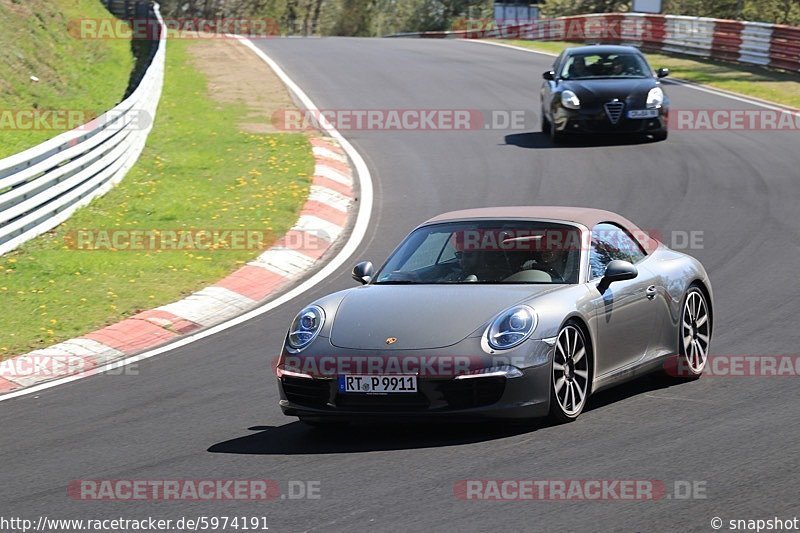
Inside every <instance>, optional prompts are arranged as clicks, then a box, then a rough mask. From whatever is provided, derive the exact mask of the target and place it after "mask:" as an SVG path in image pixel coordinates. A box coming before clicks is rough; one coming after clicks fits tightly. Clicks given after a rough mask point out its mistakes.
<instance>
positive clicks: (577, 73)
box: [560, 53, 651, 80]
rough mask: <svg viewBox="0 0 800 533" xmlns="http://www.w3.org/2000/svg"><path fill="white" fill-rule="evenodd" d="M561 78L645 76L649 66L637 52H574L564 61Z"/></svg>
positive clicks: (648, 72) (648, 74) (584, 78)
mask: <svg viewBox="0 0 800 533" xmlns="http://www.w3.org/2000/svg"><path fill="white" fill-rule="evenodd" d="M560 74H561V78H562V79H565V80H586V79H592V78H645V77H648V76H650V75H651V72H650V67H649V66H648V65H647V62H646V61H645V60H644V58H642V57H641V56H639V55H637V54H597V53H591V54H574V55H571V56H569V57H568V58H567V60H566V61H564V65H563V66H562V67H561V73H560Z"/></svg>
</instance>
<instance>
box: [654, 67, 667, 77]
mask: <svg viewBox="0 0 800 533" xmlns="http://www.w3.org/2000/svg"><path fill="white" fill-rule="evenodd" d="M656 76H658V77H659V78H666V77H667V76H669V69H668V68H660V69H658V70H657V71H656Z"/></svg>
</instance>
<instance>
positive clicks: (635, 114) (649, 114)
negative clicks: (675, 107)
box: [628, 109, 658, 118]
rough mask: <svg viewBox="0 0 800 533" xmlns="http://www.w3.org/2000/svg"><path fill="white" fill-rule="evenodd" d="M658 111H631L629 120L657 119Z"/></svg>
mask: <svg viewBox="0 0 800 533" xmlns="http://www.w3.org/2000/svg"><path fill="white" fill-rule="evenodd" d="M657 117H658V109H631V110H630V111H628V118H657Z"/></svg>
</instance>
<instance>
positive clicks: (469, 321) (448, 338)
mask: <svg viewBox="0 0 800 533" xmlns="http://www.w3.org/2000/svg"><path fill="white" fill-rule="evenodd" d="M557 288H558V285H509V286H503V285H497V284H492V285H477V284H474V285H473V284H458V285H365V286H363V287H359V288H356V289H351V290H350V291H348V293H347V295H345V297H344V299H343V300H342V302H341V303H340V304H339V308H338V310H337V311H336V315H335V317H334V320H333V327H332V330H331V343H332V344H333V345H334V346H336V347H339V348H347V349H360V350H419V349H434V348H443V347H446V346H451V345H453V344H456V343H457V342H459V341H461V340H463V339H465V338H466V337H468V336H470V334H472V333H473V332H475V331H476V330H478V329H479V328H481V327H482V326H483V325H485V324H486V323H487V322H488V321H489V320H491V319H492V318H493V317H494V316H495V315H497V314H498V313H500V312H501V311H503V310H505V309H506V308H508V307H511V306H512V305H514V304H516V303H521V302H523V301H526V300H529V299H530V298H532V297H535V296H538V295H540V294H544V293H546V292H550V291H553V290H555V289H557ZM480 333H483V331H482V330H481V331H480ZM390 338H391V339H396V341H394V342H391V343H387V339H390Z"/></svg>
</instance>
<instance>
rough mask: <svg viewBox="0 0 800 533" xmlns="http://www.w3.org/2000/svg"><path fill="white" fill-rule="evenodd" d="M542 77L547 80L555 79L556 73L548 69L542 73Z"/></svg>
mask: <svg viewBox="0 0 800 533" xmlns="http://www.w3.org/2000/svg"><path fill="white" fill-rule="evenodd" d="M542 78H544V79H546V80H549V81H553V80H554V79H556V73H555V72H553V71H552V70H548V71H547V72H544V73H543V74H542Z"/></svg>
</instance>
